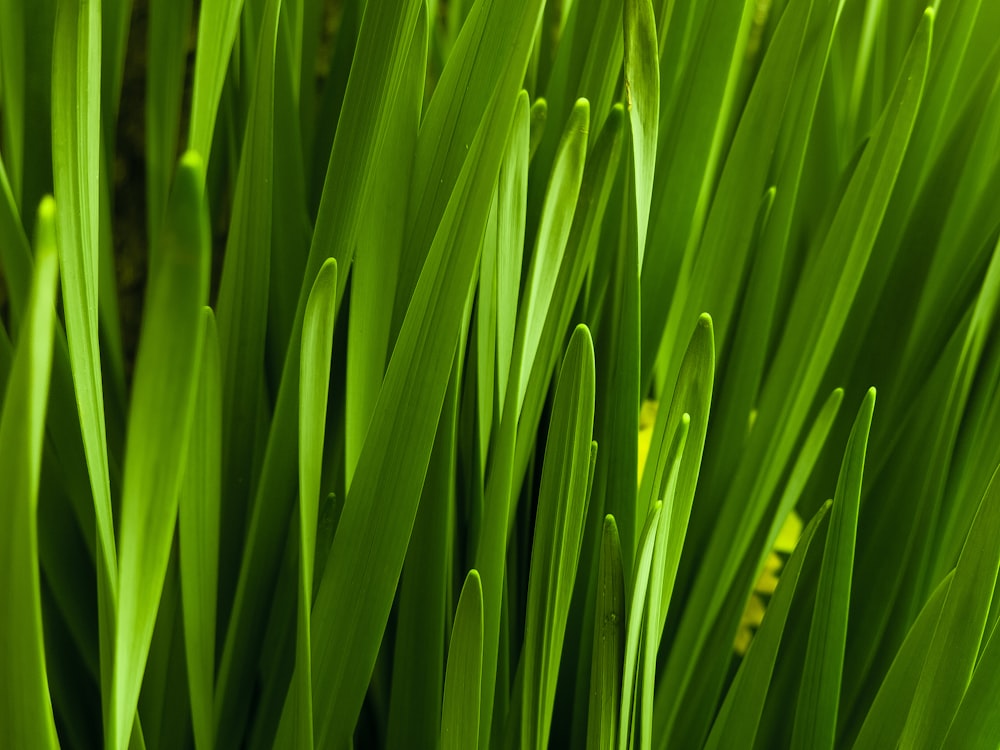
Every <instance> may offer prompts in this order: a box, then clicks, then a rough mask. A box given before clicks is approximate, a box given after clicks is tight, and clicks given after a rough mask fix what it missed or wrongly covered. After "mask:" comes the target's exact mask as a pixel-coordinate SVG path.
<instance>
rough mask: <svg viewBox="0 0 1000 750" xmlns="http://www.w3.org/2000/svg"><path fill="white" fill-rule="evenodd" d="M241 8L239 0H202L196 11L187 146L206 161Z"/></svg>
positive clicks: (210, 148) (241, 0)
mask: <svg viewBox="0 0 1000 750" xmlns="http://www.w3.org/2000/svg"><path fill="white" fill-rule="evenodd" d="M242 10H243V0H205V1H204V2H202V3H201V10H200V11H199V13H198V44H197V48H196V49H197V53H196V56H195V63H194V66H195V67H194V92H193V94H192V96H191V123H190V126H189V130H188V148H190V149H192V150H194V151H197V152H198V153H199V154H201V158H202V159H204V160H205V163H206V164H207V163H208V161H209V157H210V156H211V150H212V137H213V134H214V132H215V121H216V117H217V116H218V113H219V101H220V99H221V98H222V86H223V84H224V83H225V80H226V73H227V71H228V70H229V55H230V53H231V52H232V49H233V43H234V42H235V40H236V31H237V29H238V28H239V20H240V12H241V11H242Z"/></svg>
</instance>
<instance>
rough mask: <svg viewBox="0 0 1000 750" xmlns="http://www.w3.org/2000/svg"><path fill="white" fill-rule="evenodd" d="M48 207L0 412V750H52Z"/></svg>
mask: <svg viewBox="0 0 1000 750" xmlns="http://www.w3.org/2000/svg"><path fill="white" fill-rule="evenodd" d="M55 221H56V217H55V204H54V202H53V201H52V199H51V198H49V199H46V200H44V201H43V202H42V205H41V206H40V207H39V209H38V237H37V252H36V255H35V273H34V277H33V281H32V284H31V292H30V294H29V298H28V301H27V303H26V306H25V319H24V325H23V329H22V335H21V336H20V337H19V342H18V347H17V350H16V351H15V354H14V361H13V364H12V367H11V372H10V377H9V380H8V382H7V384H6V389H5V395H4V399H3V407H2V412H0V475H2V476H3V478H4V480H3V481H4V497H5V500H6V502H5V509H4V510H5V515H6V518H5V520H4V523H3V524H0V550H2V555H0V589H2V590H3V591H4V598H5V605H4V607H3V608H2V610H0V745H3V746H4V747H12V748H13V747H38V748H58V747H59V741H58V739H57V737H56V727H55V719H54V718H53V715H52V701H51V698H50V697H49V687H48V677H47V676H46V667H45V644H44V642H43V633H42V602H41V581H40V577H39V570H38V518H37V512H38V486H39V481H40V474H41V468H42V443H43V440H44V434H45V410H46V407H47V403H48V390H49V378H50V375H51V372H52V347H53V337H54V335H55V321H56V309H55V301H56V286H57V283H58V281H57V280H58V274H59V266H58V262H57V260H56V249H55V241H56V238H55Z"/></svg>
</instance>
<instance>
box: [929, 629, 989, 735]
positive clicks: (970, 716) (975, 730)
mask: <svg viewBox="0 0 1000 750" xmlns="http://www.w3.org/2000/svg"><path fill="white" fill-rule="evenodd" d="M997 632H998V631H997V628H996V627H994V628H993V633H992V634H991V635H990V637H989V640H988V641H987V642H986V647H985V648H984V649H983V653H982V656H980V657H979V663H978V664H977V665H976V671H975V672H974V673H973V675H972V680H971V681H970V682H969V687H968V689H966V691H965V697H964V698H963V699H962V703H961V705H960V706H959V707H958V711H957V713H956V714H955V718H954V720H953V721H952V723H951V729H949V730H948V734H947V736H946V737H945V738H944V744H943V745H942V747H964V748H969V750H988V749H989V748H994V747H997V746H998V745H1000V712H998V711H997V695H1000V636H998V635H997Z"/></svg>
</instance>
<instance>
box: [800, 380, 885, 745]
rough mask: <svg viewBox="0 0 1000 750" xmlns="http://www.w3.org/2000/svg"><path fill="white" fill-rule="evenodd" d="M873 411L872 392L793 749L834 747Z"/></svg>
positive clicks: (846, 477)
mask: <svg viewBox="0 0 1000 750" xmlns="http://www.w3.org/2000/svg"><path fill="white" fill-rule="evenodd" d="M874 409H875V389H874V388H873V389H871V390H869V391H868V394H867V395H866V396H865V400H864V402H863V403H862V404H861V410H860V411H859V412H858V416H857V419H856V420H855V422H854V428H853V429H852V430H851V437H850V439H849V440H848V441H847V449H846V450H845V452H844V462H843V464H842V465H841V469H840V478H839V479H838V480H837V492H836V494H835V495H834V499H833V510H832V511H831V513H830V530H829V532H828V533H827V539H826V547H825V548H824V550H823V567H822V569H821V570H820V575H819V584H818V590H817V593H816V606H815V609H814V611H813V620H812V626H811V628H810V631H809V647H808V650H807V651H806V660H805V664H804V665H803V673H802V687H801V689H800V691H799V697H798V703H797V706H796V710H795V725H794V728H793V730H792V747H801V748H832V747H833V746H834V740H835V738H836V733H837V707H838V705H839V703H840V683H841V679H842V671H843V667H844V648H845V643H846V640H847V626H848V623H847V613H848V609H849V606H850V599H851V576H852V573H853V567H854V543H855V536H856V533H857V523H858V505H859V504H860V501H861V479H862V475H863V473H864V464H865V452H866V450H867V447H868V433H869V431H870V430H871V424H872V413H873V412H874Z"/></svg>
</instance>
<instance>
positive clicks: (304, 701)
mask: <svg viewBox="0 0 1000 750" xmlns="http://www.w3.org/2000/svg"><path fill="white" fill-rule="evenodd" d="M336 294H337V261H335V260H333V259H332V258H331V259H330V260H328V261H327V262H326V263H324V264H323V267H322V268H320V271H319V273H318V274H317V275H316V281H315V282H314V283H313V288H312V292H311V293H310V294H309V301H308V303H307V304H306V314H305V318H304V319H303V322H302V363H301V366H300V369H299V377H300V378H301V381H302V382H301V383H300V386H299V514H298V515H299V592H298V618H297V622H298V627H297V629H296V638H295V680H294V681H293V683H292V685H291V686H290V688H289V698H288V700H289V701H290V702H291V705H292V706H294V708H293V710H292V711H291V712H286V713H285V715H284V717H283V722H282V724H281V726H280V727H279V730H278V738H277V740H276V744H277V745H278V746H283V747H292V748H312V747H313V699H312V671H311V668H310V667H311V659H312V647H311V632H310V631H311V622H310V613H311V611H312V601H313V596H312V592H313V561H314V559H315V555H316V524H317V522H318V519H319V501H320V478H321V475H322V472H323V440H324V430H325V427H326V407H327V396H328V394H329V392H330V357H331V356H332V354H333V324H334V316H335V314H336V307H337V306H336Z"/></svg>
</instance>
